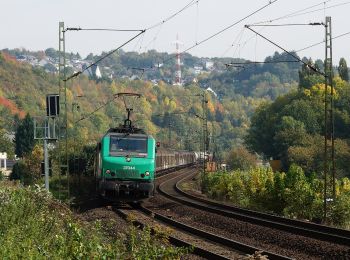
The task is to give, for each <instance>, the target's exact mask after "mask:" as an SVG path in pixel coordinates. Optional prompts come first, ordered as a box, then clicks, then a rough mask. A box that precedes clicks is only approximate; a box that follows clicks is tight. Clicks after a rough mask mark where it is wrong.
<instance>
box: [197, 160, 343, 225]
mask: <svg viewBox="0 0 350 260" xmlns="http://www.w3.org/2000/svg"><path fill="white" fill-rule="evenodd" d="M200 181H201V188H202V191H203V192H204V193H205V194H206V195H207V196H208V197H211V198H214V199H220V200H226V201H230V202H232V203H234V204H236V205H238V206H241V207H245V208H249V209H254V210H260V211H265V212H271V213H275V214H279V215H283V216H286V217H291V218H298V219H307V220H312V221H320V220H321V219H322V217H323V189H324V186H323V185H324V182H323V180H322V179H318V178H317V177H316V176H315V175H312V176H308V177H307V176H306V175H305V174H304V171H303V170H302V168H301V167H298V166H296V165H292V166H291V167H290V168H289V170H288V171H287V172H281V173H280V172H276V173H274V172H272V170H271V169H270V168H254V169H250V170H246V171H242V170H235V171H232V172H216V173H206V174H205V175H203V174H202V175H201V178H200ZM336 195H337V196H336V200H335V201H334V202H329V203H330V204H329V207H328V214H327V216H328V221H329V222H330V223H333V224H334V225H336V226H339V227H342V228H349V227H350V180H349V179H348V178H342V179H339V180H337V181H336Z"/></svg>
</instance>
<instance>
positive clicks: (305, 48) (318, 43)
mask: <svg viewBox="0 0 350 260" xmlns="http://www.w3.org/2000/svg"><path fill="white" fill-rule="evenodd" d="M349 34H350V32H346V33H343V34H340V35H337V36H335V37H332V40H335V39H337V38H340V37H343V36H346V35H349ZM324 42H325V41H324V40H323V41H320V42H317V43H314V44H311V45H309V46H307V47H304V48H302V49H299V50H297V51H295V52H300V51H304V50H307V49H310V48H312V47H315V46H317V45H320V44H323V43H324Z"/></svg>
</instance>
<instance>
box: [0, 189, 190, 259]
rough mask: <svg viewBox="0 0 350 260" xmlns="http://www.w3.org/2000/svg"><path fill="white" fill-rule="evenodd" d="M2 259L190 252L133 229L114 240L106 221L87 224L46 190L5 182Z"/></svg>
mask: <svg viewBox="0 0 350 260" xmlns="http://www.w3.org/2000/svg"><path fill="white" fill-rule="evenodd" d="M0 219H1V222H0V258H1V259H18V258H29V259H44V258H45V259H50V258H51V259H107V258H108V259H178V258H180V256H181V255H183V254H185V253H186V252H187V250H186V249H183V248H174V247H171V246H170V245H169V244H168V241H167V236H166V235H164V233H163V232H161V231H160V232H159V234H155V237H154V236H151V234H150V229H148V228H146V229H144V230H143V231H139V230H138V229H136V228H134V227H132V225H130V227H129V229H128V233H127V235H125V234H120V235H118V236H116V237H111V236H108V235H107V234H106V232H105V231H104V230H103V229H102V228H101V227H102V225H103V224H105V223H101V222H96V223H93V224H91V223H86V222H83V221H81V220H79V218H77V216H76V215H74V214H73V213H72V212H71V211H70V209H69V208H68V207H67V206H66V205H65V204H63V203H61V202H59V201H57V200H55V199H53V198H52V196H51V195H50V194H49V193H47V192H46V191H45V190H42V189H41V188H40V187H38V186H36V187H28V188H23V187H20V186H18V185H11V184H10V183H4V182H2V183H0Z"/></svg>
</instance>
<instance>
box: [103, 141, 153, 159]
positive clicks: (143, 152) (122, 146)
mask: <svg viewBox="0 0 350 260" xmlns="http://www.w3.org/2000/svg"><path fill="white" fill-rule="evenodd" d="M109 152H110V154H111V155H112V156H113V155H114V156H118V155H126V154H128V155H134V156H147V137H142V136H141V137H135V136H111V141H110V150H109Z"/></svg>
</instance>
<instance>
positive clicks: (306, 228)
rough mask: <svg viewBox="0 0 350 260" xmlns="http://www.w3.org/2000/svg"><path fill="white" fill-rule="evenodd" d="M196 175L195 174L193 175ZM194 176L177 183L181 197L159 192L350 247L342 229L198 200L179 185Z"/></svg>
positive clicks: (202, 199)
mask: <svg viewBox="0 0 350 260" xmlns="http://www.w3.org/2000/svg"><path fill="white" fill-rule="evenodd" d="M194 174H196V173H194ZM194 174H192V175H189V176H186V177H185V178H182V179H181V180H179V181H177V182H176V184H175V186H174V190H175V191H176V192H177V193H178V194H181V195H183V196H184V197H185V198H186V199H184V198H183V197H178V196H176V194H175V196H174V194H173V195H172V194H170V193H169V192H167V191H166V190H165V189H162V188H161V187H159V190H160V192H161V193H162V194H164V195H166V196H168V197H170V198H172V199H174V200H178V201H180V202H181V203H186V204H187V205H190V206H193V207H196V208H199V209H203V210H206V211H211V212H214V213H217V214H221V215H223V216H228V217H232V218H236V219H240V220H244V221H248V222H251V223H254V224H259V225H263V226H266V227H271V228H276V229H280V230H283V231H287V232H291V233H294V234H297V235H303V236H307V237H312V238H315V239H319V240H323V241H328V242H333V243H338V244H342V245H347V246H350V231H349V230H344V229H338V228H333V227H329V226H324V225H319V224H315V223H310V222H305V221H300V220H294V219H289V218H284V217H280V216H276V215H272V214H266V213H261V212H257V211H252V210H248V209H243V208H239V207H235V206H232V205H227V204H223V203H218V202H216V201H213V200H209V199H204V198H200V197H198V196H194V195H192V194H190V193H188V192H185V191H183V190H182V189H181V188H180V186H181V183H183V182H185V181H187V180H189V179H191V178H192V177H193V176H194Z"/></svg>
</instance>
